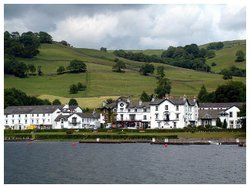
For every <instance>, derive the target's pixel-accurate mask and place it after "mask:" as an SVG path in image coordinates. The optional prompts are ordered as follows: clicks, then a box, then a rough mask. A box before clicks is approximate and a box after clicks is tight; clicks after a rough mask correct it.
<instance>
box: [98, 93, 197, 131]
mask: <svg viewBox="0 0 250 188" xmlns="http://www.w3.org/2000/svg"><path fill="white" fill-rule="evenodd" d="M111 114H112V115H113V116H114V118H113V121H115V124H116V126H117V127H128V128H132V127H133V128H151V129H155V128H159V129H167V128H170V129H171V128H183V127H185V126H187V125H189V124H191V125H197V123H198V103H197V102H196V100H195V99H192V100H188V99H187V98H185V97H177V98H174V97H166V98H165V99H153V100H152V101H151V102H141V101H138V102H135V101H131V100H130V99H129V98H124V97H120V98H119V99H117V101H115V102H113V103H111V104H108V105H105V106H104V107H103V113H102V120H103V121H105V122H106V123H107V122H108V121H109V122H111V119H110V116H111Z"/></svg>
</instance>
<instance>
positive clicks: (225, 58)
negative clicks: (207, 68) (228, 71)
mask: <svg viewBox="0 0 250 188" xmlns="http://www.w3.org/2000/svg"><path fill="white" fill-rule="evenodd" d="M223 44H224V48H223V49H221V50H218V51H215V54H216V56H215V57H214V58H211V59H208V60H207V64H209V65H211V64H212V63H216V64H217V65H216V66H214V67H212V71H214V72H217V73H218V72H220V71H221V70H222V69H224V68H229V67H231V66H233V65H235V66H236V67H238V68H241V69H246V61H243V62H240V63H238V62H235V61H234V60H235V59H236V56H235V54H236V52H237V51H238V50H242V51H243V52H244V53H245V54H246V40H235V41H226V42H223ZM206 46H207V44H206V45H202V46H201V47H204V48H205V47H206Z"/></svg>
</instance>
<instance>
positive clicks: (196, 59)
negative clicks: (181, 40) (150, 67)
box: [161, 44, 211, 72]
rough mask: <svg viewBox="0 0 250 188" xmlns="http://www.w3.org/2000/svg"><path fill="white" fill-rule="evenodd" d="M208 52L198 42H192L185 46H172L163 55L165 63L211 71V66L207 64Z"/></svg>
mask: <svg viewBox="0 0 250 188" xmlns="http://www.w3.org/2000/svg"><path fill="white" fill-rule="evenodd" d="M207 54H208V51H207V50H206V49H201V50H200V49H199V47H198V46H197V45H196V44H190V45H186V46H184V47H182V46H179V47H173V46H170V47H169V48H168V49H167V50H165V51H163V52H162V54H161V57H162V59H163V61H164V62H165V63H167V64H170V65H173V66H177V67H183V68H188V69H194V70H198V71H205V72H210V71H211V67H210V66H209V65H207V64H206V57H207Z"/></svg>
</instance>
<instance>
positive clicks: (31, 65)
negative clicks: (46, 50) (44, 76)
mask: <svg viewBox="0 0 250 188" xmlns="http://www.w3.org/2000/svg"><path fill="white" fill-rule="evenodd" d="M28 70H29V72H30V73H31V74H34V73H35V72H36V67H35V66H34V64H29V65H28Z"/></svg>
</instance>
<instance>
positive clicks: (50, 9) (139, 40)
mask: <svg viewBox="0 0 250 188" xmlns="http://www.w3.org/2000/svg"><path fill="white" fill-rule="evenodd" d="M4 29H5V30H8V31H10V32H13V31H18V32H20V33H22V32H27V31H33V32H39V31H46V32H48V33H49V34H50V35H52V37H53V39H54V40H56V41H61V40H66V41H67V42H69V43H70V44H71V45H73V46H75V47H83V48H97V49H99V48H100V47H102V46H103V47H107V48H108V49H166V48H167V47H168V46H179V45H186V44H191V43H196V44H204V43H208V42H213V41H224V40H236V39H246V8H245V7H244V6H241V5H237V6H236V5H235V4H234V5H233V6H229V5H25V4H23V5H13V4H12V5H5V6H4Z"/></svg>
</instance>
